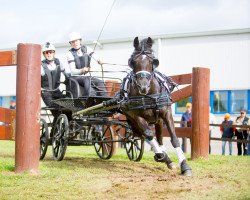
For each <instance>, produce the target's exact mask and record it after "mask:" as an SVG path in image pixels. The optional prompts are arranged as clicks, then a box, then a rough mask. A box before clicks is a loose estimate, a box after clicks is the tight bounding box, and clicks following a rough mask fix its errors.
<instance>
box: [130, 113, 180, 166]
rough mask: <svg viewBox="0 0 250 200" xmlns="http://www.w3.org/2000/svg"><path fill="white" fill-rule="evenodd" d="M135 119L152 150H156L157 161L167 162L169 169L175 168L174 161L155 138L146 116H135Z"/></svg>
mask: <svg viewBox="0 0 250 200" xmlns="http://www.w3.org/2000/svg"><path fill="white" fill-rule="evenodd" d="M135 121H136V122H137V123H136V125H137V126H136V129H137V130H139V132H141V133H142V134H143V136H144V137H145V139H146V142H147V143H148V144H149V145H150V146H151V148H152V150H153V151H154V153H155V156H154V159H155V161H157V162H164V163H166V165H167V167H168V168H169V169H173V168H175V166H174V164H173V162H172V161H171V160H170V158H169V157H168V155H167V153H166V152H165V151H164V150H163V149H162V148H161V147H160V146H159V144H158V142H157V141H156V139H155V138H154V133H153V132H152V131H151V129H150V127H149V125H148V122H147V121H146V120H145V119H144V118H142V117H139V116H138V117H136V118H135ZM160 134H161V133H160Z"/></svg>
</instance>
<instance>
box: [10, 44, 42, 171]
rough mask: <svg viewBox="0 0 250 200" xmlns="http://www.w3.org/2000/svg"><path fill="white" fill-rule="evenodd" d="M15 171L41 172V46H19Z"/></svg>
mask: <svg viewBox="0 0 250 200" xmlns="http://www.w3.org/2000/svg"><path fill="white" fill-rule="evenodd" d="M16 96H17V99H16V103H17V104H16V111H17V112H16V114H17V115H16V145H15V147H16V148H15V172H16V173H20V172H24V171H28V172H31V173H38V167H39V156H40V155H39V154H40V133H39V132H40V128H39V127H40V123H39V120H40V106H41V105H40V98H41V46H40V45H37V44H18V46H17V82H16Z"/></svg>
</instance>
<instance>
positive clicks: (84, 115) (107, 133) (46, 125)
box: [40, 71, 144, 161]
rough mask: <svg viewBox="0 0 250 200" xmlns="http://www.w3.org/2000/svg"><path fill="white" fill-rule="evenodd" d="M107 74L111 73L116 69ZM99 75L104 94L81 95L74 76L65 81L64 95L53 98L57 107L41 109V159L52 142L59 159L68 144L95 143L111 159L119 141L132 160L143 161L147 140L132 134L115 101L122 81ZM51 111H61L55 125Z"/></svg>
mask: <svg viewBox="0 0 250 200" xmlns="http://www.w3.org/2000/svg"><path fill="white" fill-rule="evenodd" d="M104 73H105V74H109V73H114V71H105V72H104ZM118 73H124V71H120V72H118ZM99 78H101V79H102V81H103V80H105V89H106V95H105V96H99V95H90V96H88V97H86V96H81V87H80V86H79V84H78V83H77V82H76V81H75V79H73V78H72V79H70V80H67V83H70V84H66V90H65V98H62V99H57V100H54V101H53V104H56V105H57V106H56V108H55V107H43V108H42V109H41V120H40V124H41V126H40V160H42V159H43V158H44V157H45V155H46V152H47V149H48V145H50V144H51V145H52V153H53V158H54V160H57V161H60V160H62V159H63V158H64V155H65V153H66V149H67V146H68V145H92V146H94V148H95V151H96V153H97V155H98V156H99V157H100V158H101V159H110V158H111V157H112V155H113V154H114V150H115V148H116V146H118V145H119V144H120V145H119V146H122V147H124V148H125V150H126V153H127V156H128V158H129V159H130V160H132V161H140V160H141V158H142V155H143V152H144V139H143V138H142V137H138V136H135V134H133V132H132V130H131V127H130V125H129V124H128V123H127V120H126V118H125V117H124V115H122V113H121V112H120V110H119V105H118V103H117V102H116V100H115V95H116V92H118V91H119V90H120V83H121V80H120V79H117V78H112V79H111V77H110V76H109V77H104V76H102V77H99ZM101 79H99V80H101ZM91 94H93V92H91ZM49 110H56V111H58V112H60V113H61V114H60V115H59V116H58V117H57V119H56V122H55V123H54V125H52V124H53V123H52V119H51V118H52V117H51V115H50V114H49V112H48V111H49Z"/></svg>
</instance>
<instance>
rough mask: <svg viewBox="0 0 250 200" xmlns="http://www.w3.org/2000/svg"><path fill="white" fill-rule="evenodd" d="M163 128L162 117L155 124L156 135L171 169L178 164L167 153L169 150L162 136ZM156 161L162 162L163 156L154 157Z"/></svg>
mask: <svg viewBox="0 0 250 200" xmlns="http://www.w3.org/2000/svg"><path fill="white" fill-rule="evenodd" d="M162 130H163V120H162V119H160V121H159V122H158V123H156V124H155V136H156V140H157V142H158V144H159V145H160V147H161V149H162V151H163V153H164V154H166V155H164V157H163V158H164V160H165V163H166V164H167V166H168V168H169V169H175V168H176V165H174V163H173V162H172V160H171V159H170V158H169V156H168V155H167V151H166V148H165V147H164V145H163V137H162ZM154 158H155V161H156V162H162V161H161V160H162V158H160V159H159V158H157V157H156V156H155V157H154Z"/></svg>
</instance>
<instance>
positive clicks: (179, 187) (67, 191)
mask: <svg viewBox="0 0 250 200" xmlns="http://www.w3.org/2000/svg"><path fill="white" fill-rule="evenodd" d="M14 146H15V144H14V142H13V141H0V199H250V175H249V170H250V157H243V156H241V157H238V156H210V158H209V160H202V159H200V160H195V161H189V164H190V166H191V167H192V169H193V177H183V176H181V175H180V172H179V169H176V170H172V171H171V170H168V169H167V167H166V166H165V165H164V164H162V163H156V162H154V160H153V153H152V152H145V153H144V156H143V159H142V160H141V161H140V162H131V161H129V160H128V158H127V156H126V154H125V150H122V149H121V150H118V152H117V154H116V155H114V156H113V157H112V158H111V159H110V160H107V161H103V160H100V159H99V158H98V157H97V155H96V153H95V150H94V147H92V146H80V147H79V146H78V147H76V146H74V147H73V146H70V147H68V149H67V152H66V156H65V158H64V160H63V161H61V162H56V161H54V160H53V159H52V155H51V146H49V149H48V153H47V155H46V157H45V159H44V160H43V161H41V162H40V167H39V171H40V173H39V175H30V174H28V173H23V174H15V173H14V151H15V150H14ZM170 156H171V157H172V158H173V160H174V161H175V162H176V163H177V159H176V156H175V155H174V154H170ZM187 157H188V155H187Z"/></svg>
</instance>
